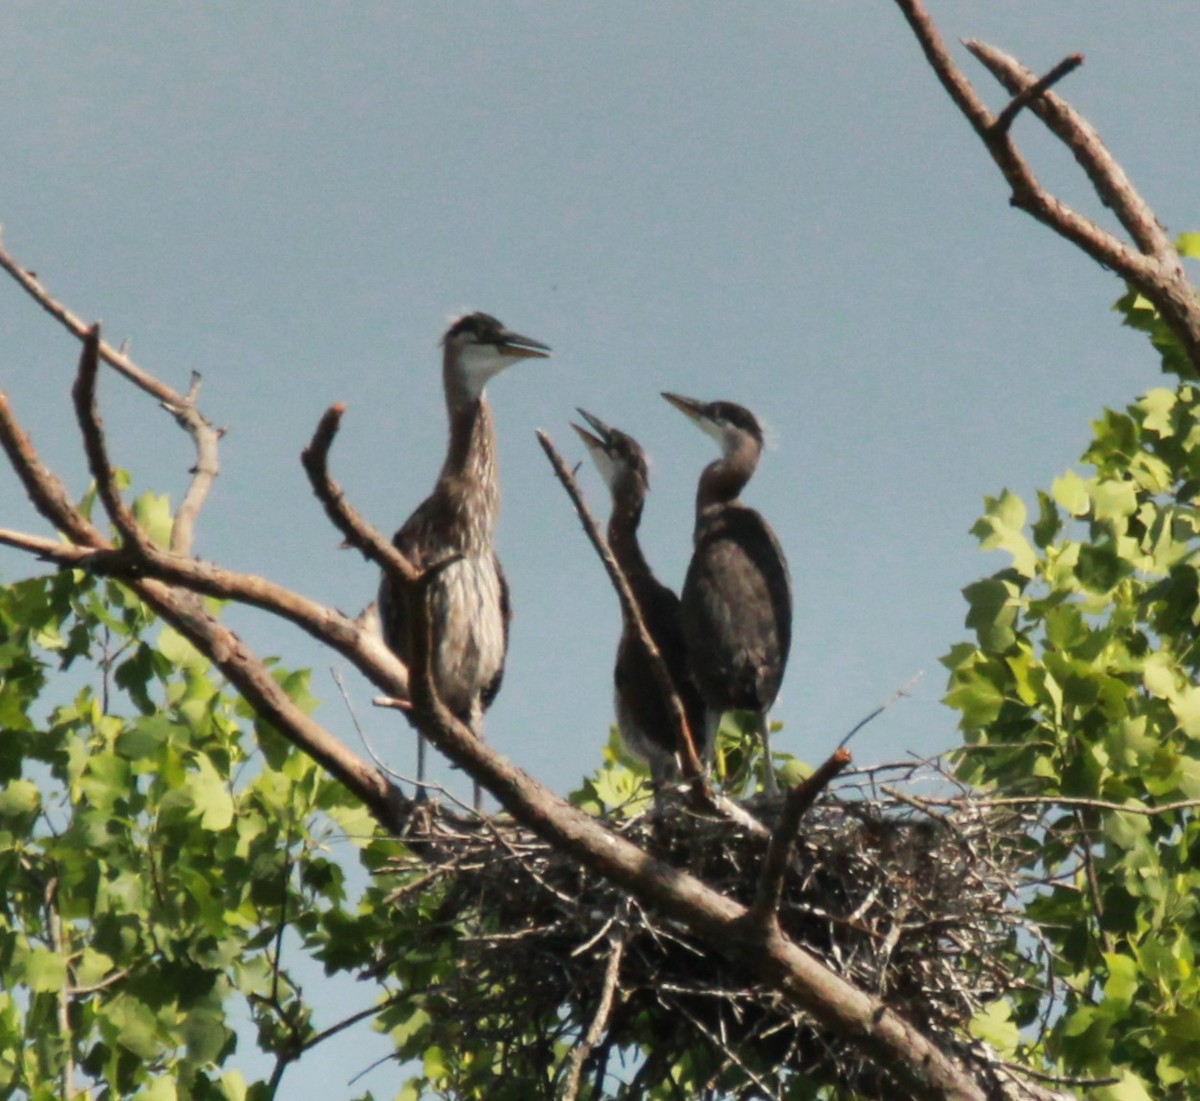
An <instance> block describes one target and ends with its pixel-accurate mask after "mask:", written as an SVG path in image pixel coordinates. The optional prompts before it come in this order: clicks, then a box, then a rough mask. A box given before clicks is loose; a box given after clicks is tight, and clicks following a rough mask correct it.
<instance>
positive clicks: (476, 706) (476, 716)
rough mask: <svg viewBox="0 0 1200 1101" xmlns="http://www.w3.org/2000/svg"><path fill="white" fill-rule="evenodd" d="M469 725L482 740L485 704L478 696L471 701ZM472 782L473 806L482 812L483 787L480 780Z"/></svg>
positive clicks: (475, 809)
mask: <svg viewBox="0 0 1200 1101" xmlns="http://www.w3.org/2000/svg"><path fill="white" fill-rule="evenodd" d="M467 725H468V726H469V727H470V728H471V733H472V734H474V735H475V737H476V738H478V739H479V740H480V741H481V742H482V741H483V706H482V704H481V702H480V700H479V699H478V697H477V698H476V699H474V700H472V701H471V713H470V715H468V716H467ZM471 782H472V788H471V807H472V808H473V809H474V811H475V813H476V814H480V813H482V811H483V788H482V787H480V786H479V781H478V780H475V779H472V781H471Z"/></svg>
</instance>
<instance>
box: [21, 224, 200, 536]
mask: <svg viewBox="0 0 1200 1101" xmlns="http://www.w3.org/2000/svg"><path fill="white" fill-rule="evenodd" d="M0 268H3V269H4V270H5V271H7V272H8V273H9V275H11V276H12V277H13V279H15V280H16V282H17V283H18V285H19V286H20V287H21V288H22V289H23V290H24V291H25V293H26V294H28V295H29V296H30V297H31V298H32V299H33V300H34V301H35V302H36V303H37V304H38V305H39V306H41V307H42V309H43V310H45V311H46V312H47V313H48V314H49V315H50V316H51V317H53V318H54V319H55V320H56V321H58V322H59V323H60V324H61V325H62V326H63V327H64V328H65V329H66V330H67V331H68V332H69V333H71V335H72V336H74V337H76V338H77V339H78V340H80V341H82V340H84V339H85V338H86V336H87V334H88V332H89V331H90V330H91V328H92V326H91V325H89V324H88V323H87V322H85V321H84V320H83V319H82V318H80V317H79V316H78V315H76V314H74V313H72V312H71V311H70V310H69V309H68V308H67V307H66V306H65V305H63V304H62V303H61V302H59V301H58V300H57V299H55V298H54V297H52V296H51V294H50V292H49V291H47V290H46V288H45V287H44V286H42V284H41V282H40V281H39V279H38V277H37V276H36V275H35V274H34V273H33V272H31V271H29V270H27V269H26V268H25V267H24V266H23V265H21V264H20V263H18V262H17V260H16V258H15V257H13V256H12V254H11V253H10V252H9V251H8V250H7V248H5V247H4V243H3V241H2V240H0ZM96 351H97V354H98V356H99V358H100V359H102V360H104V362H105V363H107V364H109V365H110V366H111V367H113V368H114V369H115V370H116V371H118V372H119V373H120V374H122V375H124V376H125V378H127V379H128V380H129V381H130V382H132V383H133V384H134V385H135V386H136V387H138V389H140V390H142V391H144V392H145V393H147V394H149V395H150V396H151V397H154V398H157V399H158V401H159V403H160V404H161V405H162V407H163V408H164V409H166V410H167V412H169V413H170V414H171V416H173V417H174V418H175V421H176V423H178V424H179V425H180V427H182V428H183V429H184V430H185V431H186V432H187V433H188V435H189V436H191V438H192V443H193V446H194V447H195V449H196V462H195V465H194V466H193V468H192V480H191V482H190V484H189V486H188V489H187V491H186V492H185V494H184V498H183V501H182V503H181V504H180V507H179V509H178V511H177V512H176V514H175V523H174V527H173V528H172V532H171V549H172V550H173V551H174V552H175V553H176V554H187V553H189V551H190V550H191V545H192V538H193V535H194V529H195V521H196V517H197V515H198V514H199V512H200V509H201V507H202V506H203V504H204V501H205V500H206V498H207V497H208V494H209V491H210V490H211V488H212V484H213V481H214V479H215V478H216V476H217V471H218V462H217V441H218V440H219V439H220V437H221V431H220V430H219V429H216V428H214V427H213V426H212V424H211V423H210V422H209V421H208V420H207V419H206V418H205V417H204V416H203V415H202V414H201V413H200V411H199V409H198V408H197V406H196V401H197V399H198V398H199V396H200V376H199V375H198V374H197V373H195V372H193V373H192V381H191V385H190V387H189V389H188V392H187V393H186V394H180V393H179V392H178V391H176V390H174V389H172V388H171V387H170V386H167V385H166V384H165V383H163V382H161V381H160V380H159V379H157V378H155V377H154V376H153V375H151V374H148V373H147V372H146V371H143V370H142V369H141V368H140V367H139V366H138V365H137V364H136V363H134V361H133V360H132V359H130V358H129V356H127V355H126V354H125V353H124V352H123V351H118V350H117V349H116V348H113V347H112V346H111V345H109V344H105V343H104V342H103V341H98V343H97V349H96Z"/></svg>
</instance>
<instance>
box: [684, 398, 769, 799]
mask: <svg viewBox="0 0 1200 1101" xmlns="http://www.w3.org/2000/svg"><path fill="white" fill-rule="evenodd" d="M663 397H664V398H666V399H667V401H669V402H670V403H671V404H672V405H674V406H675V408H676V409H679V410H680V411H681V412H683V413H684V414H685V415H686V416H687V417H688V419H689V420H691V421H692V422H693V423H694V424H696V425H697V426H699V427H700V428H701V429H703V430H704V431H705V432H706V433H708V435H710V436H712V437H713V439H715V440H716V441H717V444H718V445H719V447H720V448H721V457H720V458H719V459H717V460H716V461H715V462H713V463H710V464H709V465H708V466H707V467H705V468H704V472H703V473H702V474H701V475H700V483H699V486H698V487H697V490H696V527H695V532H694V543H695V549H694V550H693V552H692V561H691V564H690V565H689V566H688V571H687V577H686V578H685V580H684V583H683V592H682V593H681V594H680V600H681V617H682V623H683V636H684V641H685V643H686V644H687V650H688V667H689V669H690V670H691V673H692V678H693V680H695V682H696V687H697V688H698V689H699V690H700V696H701V698H702V699H703V700H704V704H705V707H706V709H707V712H706V716H705V717H706V725H707V733H706V741H711V740H712V739H715V737H716V731H717V727H718V726H719V725H720V722H721V716H722V714H723V713H724V712H726V711H730V710H734V709H744V710H747V711H753V712H754V713H755V715H756V718H757V725H758V733H759V736H760V737H761V739H762V744H763V755H764V773H765V776H764V780H765V785H766V790H767V791H768V792H769V793H771V794H775V793H776V792H777V791H778V785H777V783H776V780H775V771H774V769H773V768H772V766H771V749H770V739H769V731H768V719H767V715H768V712H769V711H770V710H771V705H772V704H773V703H774V702H775V697H776V696H777V695H778V694H779V686H780V683H781V682H782V680H783V671H784V668H785V666H786V665H787V658H788V650H789V649H790V647H791V641H792V582H791V577H790V576H789V574H788V566H787V560H786V559H785V558H784V556H783V550H782V549H781V548H780V546H779V540H778V539H776V537H775V533H774V532H773V531H772V530H771V528H770V525H768V524H767V522H766V521H765V520H764V519H763V518H762V517H761V516H760V515H759V514H758V513H757V512H755V511H754V509H752V508H747V507H746V506H745V505H743V504H742V503H741V501H740V500H739V499H738V494H740V493H741V491H742V489H743V487H744V486H745V485H746V483H747V482H748V481H749V480H750V478H751V476H752V475H753V474H754V470H755V467H757V466H758V459H759V455H760V454H761V453H762V445H763V434H762V428H761V427H760V425H759V423H758V421H757V420H756V419H755V417H754V414H753V413H751V412H750V411H749V410H748V409H745V408H743V407H742V406H740V405H734V404H733V403H732V402H728V401H714V402H707V403H705V402H700V401H696V400H694V399H693V398H685V397H680V396H679V395H678V394H666V393H664V394H663Z"/></svg>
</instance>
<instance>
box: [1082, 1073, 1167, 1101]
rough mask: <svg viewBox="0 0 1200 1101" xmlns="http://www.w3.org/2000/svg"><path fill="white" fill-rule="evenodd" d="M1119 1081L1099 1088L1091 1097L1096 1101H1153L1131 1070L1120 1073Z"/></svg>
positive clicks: (1142, 1082) (1143, 1084)
mask: <svg viewBox="0 0 1200 1101" xmlns="http://www.w3.org/2000/svg"><path fill="white" fill-rule="evenodd" d="M1120 1075H1121V1080H1120V1081H1119V1082H1118V1083H1117V1084H1116V1085H1114V1086H1101V1087H1100V1088H1099V1089H1097V1090H1096V1092H1095V1093H1094V1094H1092V1096H1093V1097H1094V1098H1095V1099H1096V1101H1155V1099H1154V1097H1153V1096H1151V1094H1150V1092H1149V1091H1148V1090H1147V1089H1146V1083H1145V1082H1144V1081H1143V1080H1142V1079H1141V1078H1139V1077H1138V1076H1137V1075H1136V1074H1134V1073H1133V1071H1131V1070H1128V1069H1126V1070H1123V1071H1121V1072H1120Z"/></svg>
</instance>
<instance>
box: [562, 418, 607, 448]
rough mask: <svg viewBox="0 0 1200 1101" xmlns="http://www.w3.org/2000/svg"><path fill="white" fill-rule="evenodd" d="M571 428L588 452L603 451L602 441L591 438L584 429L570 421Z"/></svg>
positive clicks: (594, 437)
mask: <svg viewBox="0 0 1200 1101" xmlns="http://www.w3.org/2000/svg"><path fill="white" fill-rule="evenodd" d="M570 423H571V427H572V428H574V429H575V434H576V435H577V436H578V437H579V438H580V439H581V440H583V442H584V443H585V444H586V445H587V449H588V450H589V451H603V450H604V441H603V440H601V439H599V438H597V437H596V436H593V435H592V434H591V433H590V432H589V431H588V430H587V429H586V428H583V427H581V426H580V425H578V424H576V423H575V422H574V421H571V422H570Z"/></svg>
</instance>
